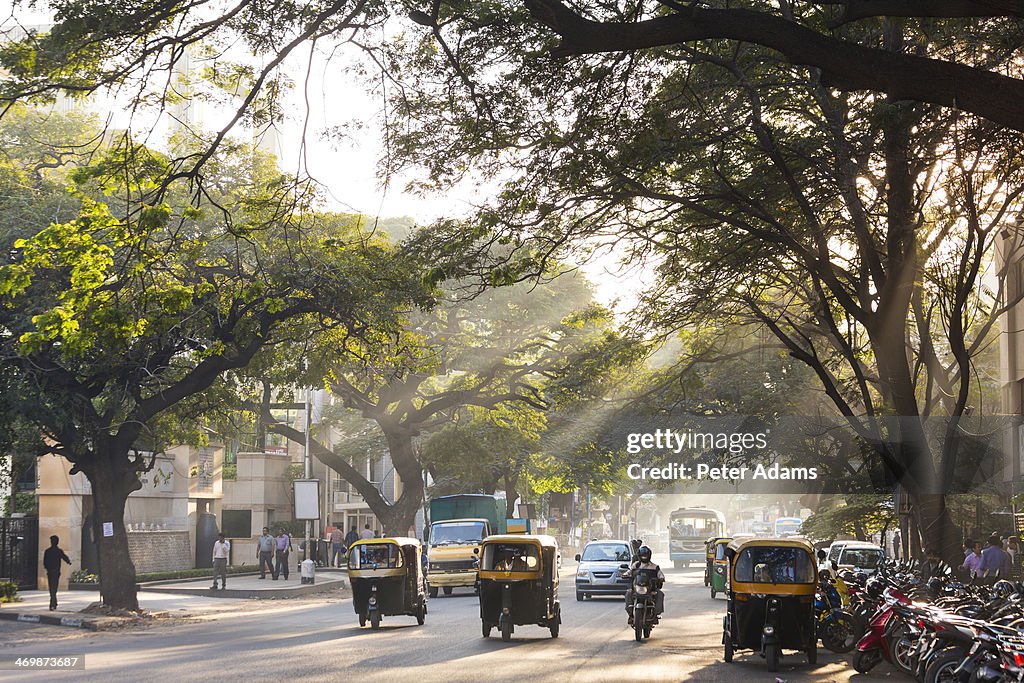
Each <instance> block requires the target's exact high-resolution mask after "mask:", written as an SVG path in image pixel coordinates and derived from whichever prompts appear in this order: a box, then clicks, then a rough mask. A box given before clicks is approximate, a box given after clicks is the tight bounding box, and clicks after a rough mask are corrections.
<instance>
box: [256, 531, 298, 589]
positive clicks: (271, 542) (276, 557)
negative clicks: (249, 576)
mask: <svg viewBox="0 0 1024 683" xmlns="http://www.w3.org/2000/svg"><path fill="white" fill-rule="evenodd" d="M291 552H292V537H291V536H289V535H288V532H287V531H285V530H284V529H281V530H279V531H278V532H277V537H274V536H272V535H271V534H270V529H268V528H267V527H263V535H262V536H260V537H259V538H258V539H256V559H257V560H258V561H259V563H260V578H261V579H265V578H267V572H269V573H270V575H271V577H272V578H273V579H274V581H277V577H278V576H283V577H284V580H285V581H287V580H288V556H289V555H291Z"/></svg>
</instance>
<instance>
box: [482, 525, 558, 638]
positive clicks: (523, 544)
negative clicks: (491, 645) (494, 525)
mask: <svg viewBox="0 0 1024 683" xmlns="http://www.w3.org/2000/svg"><path fill="white" fill-rule="evenodd" d="M478 552H479V558H478V562H479V565H478V566H479V584H480V621H481V622H482V625H483V636H484V638H487V637H488V636H490V635H491V629H493V628H497V629H498V631H499V632H500V633H501V639H502V640H506V641H507V640H509V639H511V637H512V632H513V631H514V630H515V627H516V626H517V625H521V624H536V625H538V626H540V627H542V628H546V629H548V630H550V631H551V637H552V638H557V637H558V626H559V624H561V623H562V615H561V606H560V605H559V602H558V566H557V563H558V544H557V543H556V542H555V539H554V538H552V537H551V536H531V535H525V534H507V535H499V536H488V537H487V538H485V539H484V540H483V542H482V543H481V544H480V548H479V549H478Z"/></svg>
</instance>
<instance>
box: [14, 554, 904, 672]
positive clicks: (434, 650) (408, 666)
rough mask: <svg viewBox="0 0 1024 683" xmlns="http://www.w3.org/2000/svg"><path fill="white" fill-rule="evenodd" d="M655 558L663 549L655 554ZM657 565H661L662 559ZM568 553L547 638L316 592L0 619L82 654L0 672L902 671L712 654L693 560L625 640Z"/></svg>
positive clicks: (459, 612)
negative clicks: (653, 617)
mask: <svg viewBox="0 0 1024 683" xmlns="http://www.w3.org/2000/svg"><path fill="white" fill-rule="evenodd" d="M655 559H656V560H659V559H661V558H655ZM662 566H669V567H670V566H671V563H669V562H662ZM574 573H575V563H573V562H571V561H569V562H567V563H566V566H565V567H564V568H563V573H562V576H563V578H562V586H561V590H560V598H561V600H562V617H563V623H562V627H561V633H560V634H559V637H558V638H557V639H552V638H551V637H550V635H549V633H548V631H547V630H545V629H541V628H540V627H537V626H519V627H517V628H516V632H515V634H514V636H513V640H512V642H509V643H503V642H501V638H500V636H498V635H496V634H495V635H492V636H491V637H490V638H488V639H484V638H482V637H481V633H480V619H479V613H478V603H477V598H476V597H475V596H474V595H473V594H472V592H471V591H468V590H465V589H456V592H455V594H453V595H452V596H443V595H442V596H439V597H438V598H435V599H433V600H431V601H430V606H429V613H428V615H427V623H426V624H425V625H424V626H417V625H416V621H415V619H413V618H411V617H387V618H385V620H384V622H383V625H382V627H381V630H380V631H371V630H370V629H369V627H367V628H363V629H361V628H359V626H358V622H357V620H356V615H355V614H354V613H353V612H352V606H351V602H350V601H349V600H347V599H345V598H344V597H341V596H334V597H323V596H316V597H310V598H301V599H296V600H284V601H247V602H245V603H243V604H244V605H245V607H244V608H242V609H239V610H238V611H228V612H221V613H219V614H213V615H209V616H208V617H206V618H201V619H197V620H193V621H190V622H187V623H180V624H175V625H162V626H155V627H151V628H146V629H141V630H130V631H122V632H100V633H82V632H79V631H74V630H71V629H61V628H59V627H40V626H25V625H21V624H16V623H6V622H3V623H0V657H3V658H4V659H5V660H9V659H10V658H11V657H12V656H17V655H30V654H37V655H47V656H54V655H64V654H76V655H85V658H86V667H87V668H86V670H85V671H77V672H74V673H70V672H66V673H63V674H54V673H53V672H47V673H41V672H40V673H34V674H26V673H25V672H18V673H11V672H0V680H19V681H34V680H38V681H43V680H74V681H97V682H101V683H113V682H115V681H141V680H147V681H150V680H152V681H158V682H161V683H185V682H186V681H199V680H205V681H210V680H216V681H227V680H231V681H246V682H248V681H257V680H312V679H317V680H356V681H415V682H416V683H431V682H434V681H437V682H439V683H440V682H444V683H452V682H454V681H496V682H497V681H502V682H503V681H510V682H511V681H515V682H516V683H532V682H534V681H566V682H569V681H573V682H579V683H599V682H604V681H609V682H610V681H629V680H637V681H644V682H647V681H701V682H703V681H709V682H715V681H728V682H729V683H736V682H737V681H768V682H770V683H774V681H776V678H778V679H781V680H782V681H792V682H795V681H821V682H824V681H837V682H839V681H841V682H844V683H846V682H850V683H862V682H864V683H867V682H869V681H882V680H885V681H901V680H909V679H905V678H904V677H903V676H901V675H900V674H898V673H896V672H895V671H894V670H893V669H892V668H891V667H889V666H888V665H885V664H882V665H879V667H878V668H877V670H876V671H874V672H872V673H871V674H870V675H867V676H864V675H858V674H856V672H854V671H853V669H852V668H851V667H850V666H849V665H848V663H847V661H848V656H840V655H833V654H832V653H829V652H827V651H826V650H824V649H820V650H819V663H818V665H817V666H815V667H810V666H809V665H808V664H807V663H806V658H805V657H804V655H802V654H792V655H788V656H785V657H784V658H783V660H782V662H781V665H780V671H779V672H778V673H777V674H770V673H768V672H767V671H766V670H765V667H764V660H763V659H761V658H760V657H759V656H757V655H755V654H751V653H742V654H739V655H738V656H737V658H736V660H735V661H734V662H733V663H732V664H725V663H724V662H723V661H722V647H721V624H722V613H723V611H724V609H725V600H724V599H723V598H721V597H719V598H717V599H715V600H712V599H711V597H710V594H709V592H708V590H707V589H706V588H705V587H704V585H703V568H691V569H688V570H680V571H673V570H671V569H669V570H667V571H666V574H667V575H668V581H667V583H666V596H667V599H666V615H665V618H664V619H663V620H662V623H661V624H660V625H659V626H658V627H657V628H655V630H654V633H653V634H652V637H651V639H650V640H648V641H646V642H643V643H637V642H636V641H635V640H634V638H633V632H632V630H630V629H629V628H628V627H627V625H626V614H625V610H624V609H623V603H622V600H621V599H615V598H598V599H593V600H587V601H584V602H577V601H576V599H575V592H574V590H573V576H574Z"/></svg>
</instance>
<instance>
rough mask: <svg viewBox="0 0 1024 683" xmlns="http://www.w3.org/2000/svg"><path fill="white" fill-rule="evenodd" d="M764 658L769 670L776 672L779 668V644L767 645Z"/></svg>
mask: <svg viewBox="0 0 1024 683" xmlns="http://www.w3.org/2000/svg"><path fill="white" fill-rule="evenodd" d="M764 658H765V661H766V662H767V663H768V670H769V671H772V672H775V671H778V670H779V646H778V645H765V647H764Z"/></svg>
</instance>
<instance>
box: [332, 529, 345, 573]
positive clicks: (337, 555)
mask: <svg viewBox="0 0 1024 683" xmlns="http://www.w3.org/2000/svg"><path fill="white" fill-rule="evenodd" d="M344 555H345V535H344V534H343V533H341V529H339V528H338V527H334V529H332V530H331V561H330V563H329V564H330V565H331V566H332V567H339V568H340V567H341V560H342V557H343V556H344Z"/></svg>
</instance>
